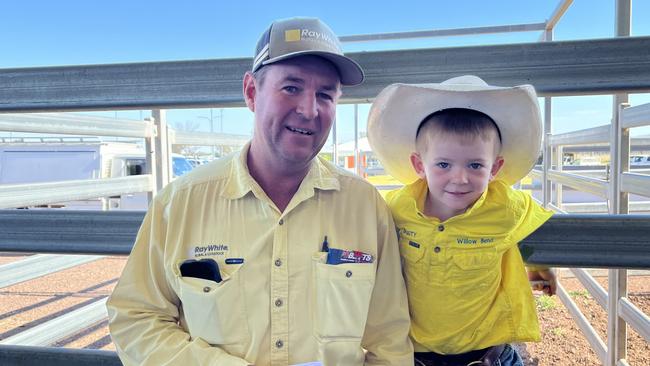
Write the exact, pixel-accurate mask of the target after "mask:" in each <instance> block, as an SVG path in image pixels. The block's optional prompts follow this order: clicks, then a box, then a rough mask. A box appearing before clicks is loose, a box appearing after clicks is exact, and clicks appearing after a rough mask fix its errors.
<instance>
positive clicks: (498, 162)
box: [490, 156, 505, 181]
mask: <svg viewBox="0 0 650 366" xmlns="http://www.w3.org/2000/svg"><path fill="white" fill-rule="evenodd" d="M504 162H505V160H503V156H497V158H496V159H494V163H493V164H492V169H490V181H491V180H492V179H494V177H496V176H497V174H498V173H499V171H500V170H501V168H503V163H504Z"/></svg>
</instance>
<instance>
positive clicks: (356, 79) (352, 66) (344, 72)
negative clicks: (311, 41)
mask: <svg viewBox="0 0 650 366" xmlns="http://www.w3.org/2000/svg"><path fill="white" fill-rule="evenodd" d="M307 55H314V56H319V57H322V58H324V59H327V60H328V61H330V62H331V63H332V64H334V66H335V67H336V69H337V70H338V72H339V78H340V80H341V84H342V85H347V86H353V85H359V84H361V83H362V82H363V79H364V74H363V69H361V66H360V65H359V64H358V63H357V62H356V61H354V60H353V59H351V58H349V57H346V56H342V55H337V54H335V53H330V52H324V51H298V52H292V53H287V54H285V55H282V56H278V57H274V58H271V59H268V60H266V61H263V62H262V65H268V64H272V63H275V62H278V61H283V60H287V59H290V58H294V57H298V56H307Z"/></svg>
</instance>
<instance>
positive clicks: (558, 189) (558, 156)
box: [555, 145, 564, 209]
mask: <svg viewBox="0 0 650 366" xmlns="http://www.w3.org/2000/svg"><path fill="white" fill-rule="evenodd" d="M563 162H564V147H563V146H561V145H558V146H556V147H555V169H556V170H558V171H562V163H563ZM555 200H556V202H555V205H556V206H557V207H558V208H560V209H562V201H563V198H562V184H560V183H555Z"/></svg>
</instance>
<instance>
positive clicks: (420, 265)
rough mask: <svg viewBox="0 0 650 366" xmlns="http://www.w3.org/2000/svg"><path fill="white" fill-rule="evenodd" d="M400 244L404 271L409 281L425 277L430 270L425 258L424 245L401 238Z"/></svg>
mask: <svg viewBox="0 0 650 366" xmlns="http://www.w3.org/2000/svg"><path fill="white" fill-rule="evenodd" d="M399 246H400V250H399V251H400V255H401V256H402V260H403V267H404V273H405V274H406V277H407V278H408V279H409V281H412V280H419V279H423V278H425V276H426V274H427V272H428V268H427V267H428V264H427V263H426V261H424V260H423V259H424V252H425V248H424V246H423V245H422V244H419V243H416V242H413V241H410V240H408V239H401V240H400V244H399Z"/></svg>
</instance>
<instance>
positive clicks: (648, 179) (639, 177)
mask: <svg viewBox="0 0 650 366" xmlns="http://www.w3.org/2000/svg"><path fill="white" fill-rule="evenodd" d="M621 191H623V192H629V193H634V194H638V195H641V196H646V197H650V175H645V174H636V173H628V172H624V173H623V174H621Z"/></svg>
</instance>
